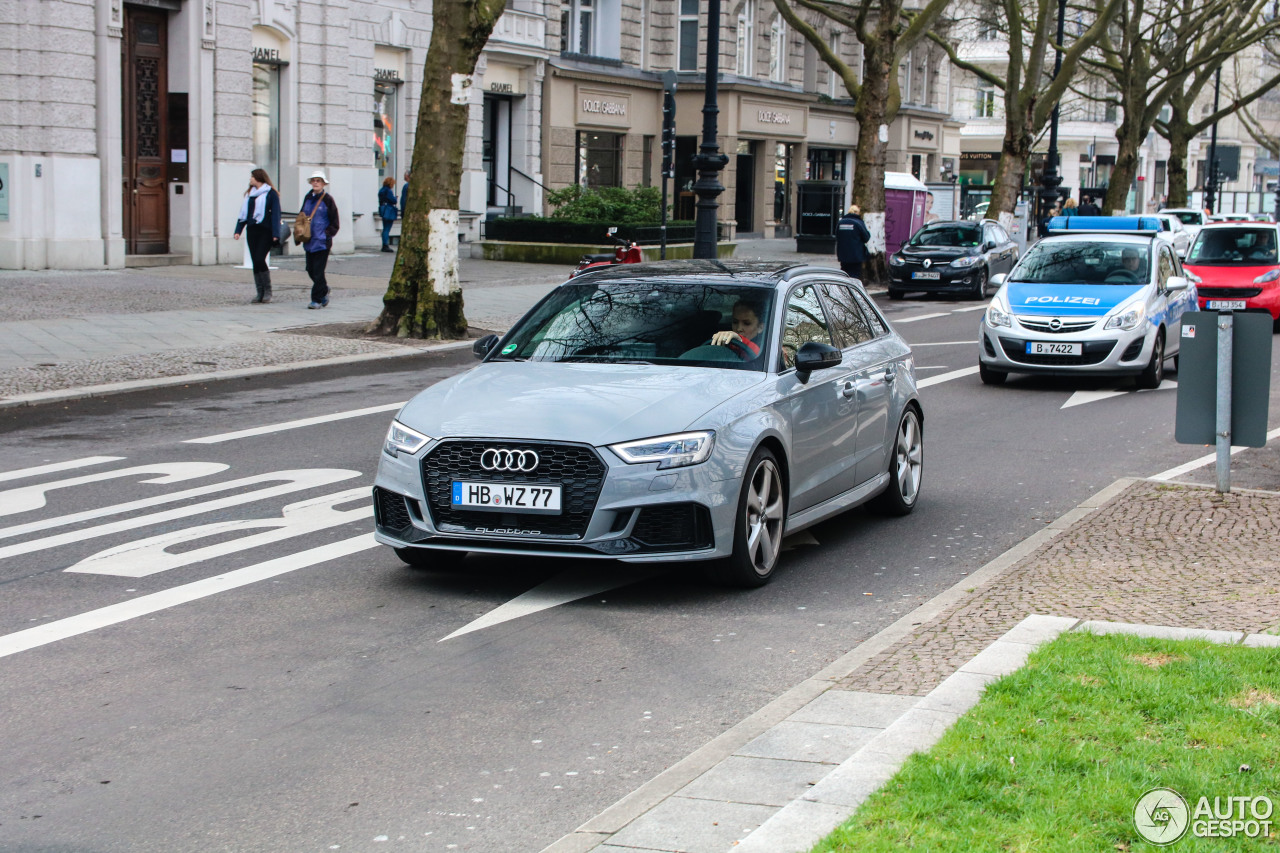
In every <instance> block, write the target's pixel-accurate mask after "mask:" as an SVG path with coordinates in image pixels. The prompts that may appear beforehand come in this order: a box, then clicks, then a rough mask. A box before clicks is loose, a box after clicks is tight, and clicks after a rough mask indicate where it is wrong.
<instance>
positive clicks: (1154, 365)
mask: <svg viewBox="0 0 1280 853" xmlns="http://www.w3.org/2000/svg"><path fill="white" fill-rule="evenodd" d="M1163 381H1164V332H1163V331H1160V332H1157V333H1156V344H1155V347H1153V348H1152V350H1151V361H1150V363H1148V364H1147V366H1146V368H1144V369H1143V371H1142V372H1141V373H1139V374H1138V379H1137V383H1138V387H1139V388H1142V389H1144V390H1147V391H1151V390H1154V389H1156V388H1159V387H1160V383H1161V382H1163Z"/></svg>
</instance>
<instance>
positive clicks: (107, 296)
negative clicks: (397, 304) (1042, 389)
mask: <svg viewBox="0 0 1280 853" xmlns="http://www.w3.org/2000/svg"><path fill="white" fill-rule="evenodd" d="M737 255H738V257H742V258H755V257H762V258H775V259H789V260H794V261H797V262H812V263H819V264H823V265H828V266H835V259H834V257H831V256H822V255H801V254H797V253H796V251H795V241H794V240H748V241H743V242H742V243H740V244H739V247H738V253H737ZM394 260H395V255H392V254H384V253H381V252H371V253H363V254H360V253H358V254H355V255H338V256H335V257H333V258H332V259H330V261H329V267H328V279H329V286H330V288H331V291H332V292H331V296H330V300H331V301H330V304H329V307H328V308H324V309H321V310H317V311H312V310H307V307H306V306H307V302H308V301H309V298H308V297H309V293H310V290H311V283H310V279H308V277H307V275H306V273H305V271H304V270H303V266H304V259H303V258H301V257H279V258H273V259H272V263H273V264H275V265H277V266H278V267H279V269H276V270H274V271H272V273H271V280H272V285H273V290H274V296H273V300H272V303H271V304H270V305H250V304H249V299H250V297H252V295H253V284H252V281H253V279H252V273H251V271H250V270H246V269H241V268H239V267H233V266H216V267H193V266H176V267H152V268H148V269H127V270H114V271H108V272H68V271H39V272H30V271H0V318H2V319H3V321H2V322H0V406H6V405H15V404H22V403H26V402H47V401H49V400H50V399H54V398H58V397H71V396H85V395H86V394H88V393H105V392H107V391H109V390H110V388H104V387H103V386H110V385H113V384H116V383H130V384H129V385H128V386H127V387H128V388H129V389H132V388H134V387H137V383H143V385H144V387H145V384H146V383H147V382H149V381H150V382H153V383H158V382H166V383H177V382H181V381H184V380H183V377H185V378H186V381H191V380H193V379H194V378H196V377H199V378H200V379H209V378H216V377H217V375H218V374H219V373H226V372H229V371H245V370H257V371H259V372H265V371H269V370H272V369H290V368H294V367H297V366H298V365H300V364H311V363H314V362H321V363H336V362H341V361H343V360H351V359H356V358H359V359H367V358H377V357H387V358H391V357H397V356H403V355H407V354H412V353H414V352H419V351H421V349H422V348H424V347H431V346H439V344H438V342H437V343H435V344H432V343H430V342H425V341H400V340H396V339H382V338H379V339H369V338H365V337H361V336H359V334H358V329H359V328H360V325H361V324H368V323H371V322H372V321H373V320H374V319H376V318H377V316H378V314H379V313H380V312H381V310H382V295H383V294H384V293H385V292H386V288H387V280H388V279H389V278H390V275H391V269H392V266H393V263H394ZM569 272H570V269H569V268H568V267H565V266H559V265H551V264H521V263H512V262H506V261H485V260H478V259H472V258H462V259H461V262H460V277H461V280H462V287H463V291H464V294H465V301H466V306H465V310H466V314H467V320H468V322H469V323H470V325H471V326H472V327H473V328H480V329H493V330H503V329H506V328H508V327H509V326H510V325H511V324H512V323H513V322H515V320H517V319H518V318H519V317H520V316H521V315H522V314H524V312H525V311H527V310H528V309H529V308H530V307H532V306H533V304H534V303H535V302H537V301H538V299H540V298H541V297H542V296H543V295H544V294H545V293H546V292H547V291H548V290H550V289H551V288H552V287H554V286H555V285H557V284H559V283H561V282H563V281H564V280H565V279H566V278H567V277H568V275H569ZM338 324H347V325H345V326H339V325H338ZM307 327H324V328H320V329H313V330H312V331H313V333H310V334H299V333H298V332H299V331H300V330H302V329H305V328H307ZM315 332H321V333H320V334H317V333H315ZM326 332H327V333H326ZM89 389H93V390H92V391H90V390H89ZM55 392H57V393H55Z"/></svg>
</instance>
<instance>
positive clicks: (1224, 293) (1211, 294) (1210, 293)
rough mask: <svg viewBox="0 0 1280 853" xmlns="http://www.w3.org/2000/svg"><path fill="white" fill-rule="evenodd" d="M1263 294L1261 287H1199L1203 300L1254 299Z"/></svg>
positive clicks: (1198, 291) (1197, 292)
mask: <svg viewBox="0 0 1280 853" xmlns="http://www.w3.org/2000/svg"><path fill="white" fill-rule="evenodd" d="M1260 293H1262V288H1261V287H1197V288H1196V294H1197V295H1198V296H1200V298H1201V299H1252V298H1253V297H1255V296H1257V295H1258V294H1260Z"/></svg>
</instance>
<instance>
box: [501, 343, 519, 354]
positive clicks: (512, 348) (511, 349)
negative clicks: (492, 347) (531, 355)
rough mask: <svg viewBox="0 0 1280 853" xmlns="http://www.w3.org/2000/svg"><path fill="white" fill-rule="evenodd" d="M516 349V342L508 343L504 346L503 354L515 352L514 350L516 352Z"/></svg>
mask: <svg viewBox="0 0 1280 853" xmlns="http://www.w3.org/2000/svg"><path fill="white" fill-rule="evenodd" d="M515 351H516V345H515V344H507V345H506V346H505V347H503V348H502V354H503V355H511V353H513V352H515Z"/></svg>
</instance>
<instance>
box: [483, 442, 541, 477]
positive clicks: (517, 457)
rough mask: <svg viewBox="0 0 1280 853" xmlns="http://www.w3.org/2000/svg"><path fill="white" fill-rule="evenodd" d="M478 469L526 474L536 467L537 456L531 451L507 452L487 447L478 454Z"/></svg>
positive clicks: (503, 449)
mask: <svg viewBox="0 0 1280 853" xmlns="http://www.w3.org/2000/svg"><path fill="white" fill-rule="evenodd" d="M480 467H481V468H483V469H484V470H486V471H509V472H511V473H513V474H528V473H529V472H530V471H533V470H535V469H537V467H538V454H537V453H534V452H533V451H532V450H507V449H505V448H498V447H489V448H486V449H485V451H484V452H483V453H481V454H480Z"/></svg>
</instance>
